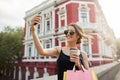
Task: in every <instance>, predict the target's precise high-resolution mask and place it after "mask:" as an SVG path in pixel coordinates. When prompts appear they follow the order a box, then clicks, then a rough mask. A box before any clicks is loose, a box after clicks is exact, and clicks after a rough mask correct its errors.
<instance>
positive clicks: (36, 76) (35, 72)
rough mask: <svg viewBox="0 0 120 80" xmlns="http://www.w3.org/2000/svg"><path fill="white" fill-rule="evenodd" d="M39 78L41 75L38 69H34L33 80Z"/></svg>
mask: <svg viewBox="0 0 120 80" xmlns="http://www.w3.org/2000/svg"><path fill="white" fill-rule="evenodd" d="M38 77H39V73H38V71H37V68H36V67H34V76H33V78H34V79H37V78H38Z"/></svg>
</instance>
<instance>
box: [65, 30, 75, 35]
mask: <svg viewBox="0 0 120 80" xmlns="http://www.w3.org/2000/svg"><path fill="white" fill-rule="evenodd" d="M68 33H69V34H70V35H74V34H75V32H74V31H69V30H65V31H64V34H65V35H67V34H68Z"/></svg>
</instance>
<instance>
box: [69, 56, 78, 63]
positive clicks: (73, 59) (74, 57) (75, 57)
mask: <svg viewBox="0 0 120 80" xmlns="http://www.w3.org/2000/svg"><path fill="white" fill-rule="evenodd" d="M70 61H72V62H79V55H76V54H75V55H72V57H70Z"/></svg>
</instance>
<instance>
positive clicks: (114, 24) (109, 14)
mask: <svg viewBox="0 0 120 80" xmlns="http://www.w3.org/2000/svg"><path fill="white" fill-rule="evenodd" d="M43 1H45V0H0V29H1V28H3V27H4V26H6V25H11V26H13V27H14V26H24V17H25V12H26V11H27V10H29V9H31V8H33V7H34V6H36V5H38V4H40V3H41V2H43ZM99 3H100V5H101V8H102V10H103V13H104V15H105V17H106V20H107V22H108V25H109V26H110V27H111V28H112V29H113V31H114V33H115V35H116V37H117V38H118V37H120V31H119V30H120V9H119V7H120V4H119V0H99Z"/></svg>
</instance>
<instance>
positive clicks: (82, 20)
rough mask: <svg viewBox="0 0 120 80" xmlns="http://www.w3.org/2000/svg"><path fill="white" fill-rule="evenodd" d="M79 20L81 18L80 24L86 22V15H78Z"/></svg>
mask: <svg viewBox="0 0 120 80" xmlns="http://www.w3.org/2000/svg"><path fill="white" fill-rule="evenodd" d="M80 18H81V22H82V23H86V22H88V17H87V13H81V14H80Z"/></svg>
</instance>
